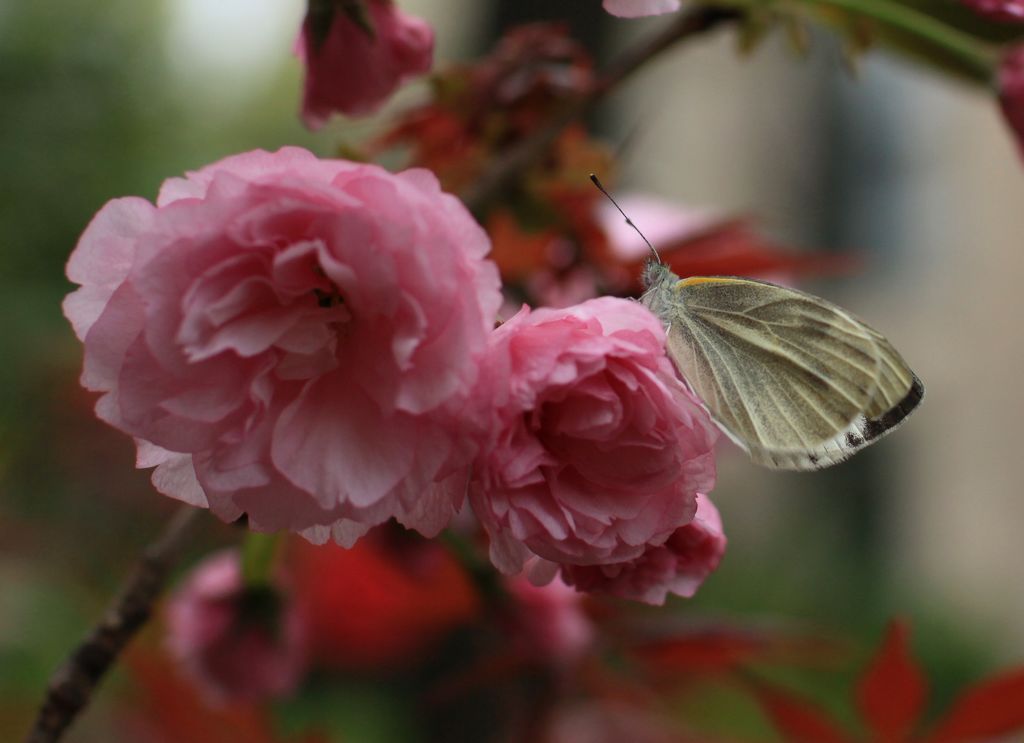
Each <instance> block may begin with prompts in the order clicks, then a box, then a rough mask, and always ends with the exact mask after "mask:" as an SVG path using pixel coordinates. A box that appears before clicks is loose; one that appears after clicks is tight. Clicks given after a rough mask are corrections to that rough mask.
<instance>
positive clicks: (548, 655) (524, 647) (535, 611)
mask: <svg viewBox="0 0 1024 743" xmlns="http://www.w3.org/2000/svg"><path fill="white" fill-rule="evenodd" d="M505 587H506V589H507V590H508V592H509V594H510V595H511V596H512V599H513V602H512V607H511V610H510V616H509V619H510V626H509V630H510V631H511V633H512V636H513V639H514V641H515V642H516V643H517V644H518V645H519V646H520V652H522V653H523V654H524V655H526V656H528V657H531V658H534V659H536V660H538V661H541V662H543V663H551V664H554V665H560V664H564V663H572V662H574V661H576V660H579V659H580V658H581V657H582V656H583V654H584V653H586V651H587V650H588V649H589V648H590V646H591V644H592V643H593V641H594V637H595V631H594V625H593V623H592V622H591V621H590V618H589V617H587V615H586V613H585V612H584V610H583V594H582V593H579V592H578V591H575V590H574V589H572V588H570V587H569V586H567V585H565V583H563V582H562V581H561V579H559V578H558V577H555V579H554V580H552V581H551V582H550V583H548V584H547V585H544V586H536V585H534V584H533V583H531V582H530V581H529V580H527V579H526V577H525V576H523V575H517V576H515V577H513V578H510V579H508V580H507V581H506V583H505Z"/></svg>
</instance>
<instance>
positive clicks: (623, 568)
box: [562, 495, 726, 605]
mask: <svg viewBox="0 0 1024 743" xmlns="http://www.w3.org/2000/svg"><path fill="white" fill-rule="evenodd" d="M725 544H726V539H725V534H724V533H722V519H721V517H720V516H719V515H718V510H717V509H716V508H715V506H714V504H712V502H711V500H710V499H709V498H708V497H707V496H706V495H698V496H697V514H696V515H695V516H694V517H693V521H691V522H690V523H688V524H684V525H683V526H680V527H679V528H678V529H676V530H675V531H674V532H672V536H670V537H669V538H668V539H667V540H666V541H665V542H664V543H662V544H657V545H653V544H652V545H651V546H649V547H648V548H647V549H646V550H644V552H643V554H642V555H640V557H638V558H636V559H634V560H628V561H625V562H621V563H617V564H612V565H586V566H582V565H563V566H562V577H563V578H564V579H565V582H566V583H568V584H569V585H573V586H576V588H577V589H579V590H580V591H600V592H602V593H607V594H610V595H612V596H618V597H619V598H624V599H632V600H634V601H643V602H645V603H648V604H657V605H661V604H664V603H665V597H666V596H667V595H668V594H670V593H673V594H675V595H676V596H683V597H684V598H689V597H691V596H693V594H695V593H696V592H697V589H698V588H699V587H700V584H701V583H703V582H704V579H705V578H707V577H708V576H709V575H710V574H711V573H712V571H714V569H715V568H717V567H718V563H719V561H720V560H721V559H722V555H723V554H724V553H725Z"/></svg>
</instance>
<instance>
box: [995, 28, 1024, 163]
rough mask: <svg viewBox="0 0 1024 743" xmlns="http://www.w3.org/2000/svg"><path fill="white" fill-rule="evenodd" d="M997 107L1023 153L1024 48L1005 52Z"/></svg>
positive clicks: (1001, 67) (1001, 66)
mask: <svg viewBox="0 0 1024 743" xmlns="http://www.w3.org/2000/svg"><path fill="white" fill-rule="evenodd" d="M999 105H1000V106H1001V107H1002V109H1003V117H1004V118H1005V119H1006V122H1007V123H1008V124H1009V125H1010V128H1011V129H1012V130H1013V135H1014V137H1015V138H1016V139H1017V146H1018V148H1019V149H1020V150H1021V152H1022V153H1024V46H1017V47H1014V48H1013V49H1011V50H1010V51H1009V52H1007V54H1006V55H1005V56H1004V57H1003V60H1002V62H1001V63H1000V65H999Z"/></svg>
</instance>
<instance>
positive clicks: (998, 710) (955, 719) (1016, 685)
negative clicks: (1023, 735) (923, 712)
mask: <svg viewBox="0 0 1024 743" xmlns="http://www.w3.org/2000/svg"><path fill="white" fill-rule="evenodd" d="M1020 730H1024V668H1017V669H1014V670H1012V671H1008V672H1006V673H1004V674H1001V675H999V676H996V677H994V678H991V679H989V680H987V681H982V682H981V683H979V684H977V685H976V686H974V687H972V688H970V689H968V690H967V691H966V692H964V693H963V694H962V695H961V696H960V698H959V699H958V700H957V701H956V702H954V704H953V708H952V710H951V711H950V712H949V713H948V714H947V715H946V716H945V717H944V718H943V719H942V720H941V721H940V722H939V723H938V725H937V726H936V727H935V730H934V732H932V734H931V735H929V736H928V737H926V738H925V741H926V743H969V742H970V741H982V740H988V739H989V738H991V737H993V736H997V735H1005V734H1007V733H1012V732H1018V731H1020Z"/></svg>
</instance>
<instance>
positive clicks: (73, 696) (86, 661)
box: [25, 506, 203, 743]
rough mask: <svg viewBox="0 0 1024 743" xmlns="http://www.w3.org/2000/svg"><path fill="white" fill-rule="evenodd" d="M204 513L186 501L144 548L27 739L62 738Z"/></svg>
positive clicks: (32, 742)
mask: <svg viewBox="0 0 1024 743" xmlns="http://www.w3.org/2000/svg"><path fill="white" fill-rule="evenodd" d="M201 513H203V512H202V510H201V509H198V508H193V507H192V506H183V507H182V508H181V509H180V510H179V511H178V512H177V513H175V514H174V516H173V517H172V518H171V520H170V521H169V522H168V523H167V526H166V527H165V528H164V531H163V533H161V534H160V536H159V537H158V538H157V539H156V541H154V542H153V543H152V544H150V545H149V546H148V547H147V548H146V550H145V552H143V554H142V558H141V559H140V560H139V562H138V563H137V564H136V566H135V568H134V569H133V570H132V573H131V575H129V576H128V579H127V580H126V581H125V583H124V584H123V585H122V587H121V590H120V591H119V593H118V595H117V597H116V598H115V599H114V601H113V602H112V603H111V605H110V606H109V607H108V609H107V612H106V614H105V615H104V617H103V619H102V620H100V622H99V623H98V624H97V625H96V626H95V627H93V629H92V631H91V632H90V633H89V635H88V637H86V638H85V640H83V641H82V643H81V644H80V645H79V646H78V647H77V648H75V650H74V652H72V653H71V655H70V656H68V658H67V660H66V661H64V664H63V665H62V666H61V667H60V668H58V669H57V672H56V673H55V674H54V675H53V677H52V678H51V679H50V685H49V687H48V688H47V690H46V698H45V699H44V700H43V704H42V707H41V708H40V710H39V714H38V716H37V717H36V720H35V723H34V724H33V726H32V730H31V731H30V732H29V734H28V737H27V738H25V743H53V742H54V741H57V740H59V739H60V737H61V735H63V733H64V731H65V730H66V729H67V727H68V726H69V725H70V724H71V723H72V722H73V721H74V719H75V717H76V716H77V715H78V713H79V712H80V711H81V710H82V708H83V707H85V705H86V704H88V703H89V699H90V697H91V696H92V692H93V689H95V688H96V686H97V684H99V682H100V680H101V679H102V678H103V676H104V674H105V673H106V672H107V670H108V669H109V668H110V666H111V665H112V664H113V662H114V661H115V660H116V658H117V656H118V655H119V654H120V652H121V650H122V649H124V647H125V645H127V644H128V641H129V640H131V639H132V637H133V636H134V635H135V633H136V632H137V631H138V630H139V628H140V627H142V625H143V624H145V623H146V620H147V619H149V616H150V614H151V613H152V611H153V604H154V602H155V601H156V599H157V596H159V595H160V592H161V591H162V590H163V587H164V584H165V583H166V582H167V576H168V573H169V572H170V571H171V568H172V567H173V566H174V564H175V562H176V561H177V558H178V555H179V553H180V551H181V547H182V545H183V543H184V542H185V540H186V538H187V537H188V535H189V534H190V533H191V531H192V529H193V527H194V526H195V524H196V523H197V522H198V520H199V515H200V514H201Z"/></svg>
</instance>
